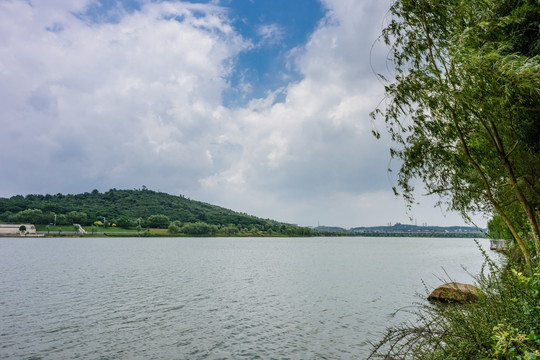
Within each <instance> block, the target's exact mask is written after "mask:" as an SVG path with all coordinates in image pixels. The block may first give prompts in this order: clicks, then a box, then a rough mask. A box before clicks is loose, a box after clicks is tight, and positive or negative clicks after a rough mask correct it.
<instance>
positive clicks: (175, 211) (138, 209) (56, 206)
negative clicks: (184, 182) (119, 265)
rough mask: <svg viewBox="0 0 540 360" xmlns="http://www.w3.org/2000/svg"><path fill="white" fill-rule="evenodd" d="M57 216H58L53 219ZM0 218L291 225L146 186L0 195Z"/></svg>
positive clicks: (65, 222) (127, 224) (161, 224)
mask: <svg viewBox="0 0 540 360" xmlns="http://www.w3.org/2000/svg"><path fill="white" fill-rule="evenodd" d="M55 217H56V218H55ZM0 221H1V222H8V223H9V222H25V223H33V224H53V223H55V224H57V225H71V224H73V223H77V224H81V225H92V224H94V223H95V222H105V223H106V224H109V225H112V224H113V223H114V224H115V225H117V226H120V227H135V226H138V225H141V226H142V227H157V228H159V227H161V228H166V227H167V226H169V223H170V222H174V221H179V222H182V223H196V222H204V223H207V224H210V225H231V224H232V225H235V226H241V227H246V228H250V227H253V226H256V227H259V228H261V229H263V230H268V229H273V230H280V228H281V227H283V226H285V227H287V226H290V225H287V224H282V223H279V222H276V221H272V220H268V219H261V218H257V217H254V216H249V215H247V214H243V213H238V212H235V211H232V210H228V209H225V208H222V207H219V206H214V205H210V204H207V203H203V202H200V201H195V200H190V199H188V198H186V197H184V196H174V195H170V194H166V193H162V192H156V191H152V190H148V189H147V188H145V187H143V189H141V190H117V189H111V190H109V191H107V192H104V193H100V192H99V191H98V190H93V191H92V192H90V193H88V192H85V193H83V194H76V195H72V194H67V195H63V194H56V195H49V194H47V195H26V196H22V195H17V196H13V197H11V198H9V199H7V198H0Z"/></svg>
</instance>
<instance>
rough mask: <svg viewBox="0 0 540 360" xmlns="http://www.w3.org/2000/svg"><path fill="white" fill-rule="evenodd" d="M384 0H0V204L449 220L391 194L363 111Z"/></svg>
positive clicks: (376, 63) (319, 220)
mask: <svg viewBox="0 0 540 360" xmlns="http://www.w3.org/2000/svg"><path fill="white" fill-rule="evenodd" d="M390 2H391V1H390V0H320V1H318V0H294V1H291V0H214V1H202V0H201V1H174V0H170V1H146V0H133V1H121V0H101V1H100V0H47V1H38V0H2V1H1V2H0V126H1V128H0V165H1V173H0V197H10V196H13V195H17V194H22V195H26V194H47V193H48V194H56V193H64V194H66V193H71V194H76V193H83V192H90V191H92V190H93V189H98V190H99V191H102V192H103V191H107V190H109V189H111V188H116V189H139V188H142V186H146V187H147V188H149V189H152V190H156V191H163V192H166V193H169V194H173V195H180V194H182V195H184V196H186V197H188V198H191V199H194V200H199V201H204V202H208V203H211V204H215V205H219V206H223V207H226V208H229V209H232V210H235V211H240V212H245V213H248V214H251V215H255V216H258V217H262V218H270V219H275V220H278V221H284V222H288V223H294V224H298V225H302V226H317V225H327V226H342V227H346V228H349V227H355V226H375V225H386V224H388V223H395V222H401V223H416V224H418V225H421V224H424V223H427V224H429V225H442V226H450V225H463V224H464V221H463V220H462V219H461V217H460V216H459V215H457V214H454V213H451V212H448V211H445V209H444V208H439V207H434V206H433V205H434V204H435V201H436V199H434V198H429V197H426V196H422V186H421V184H419V186H418V193H419V196H418V198H417V201H418V202H419V204H418V205H415V206H414V207H413V208H412V210H411V211H407V209H406V206H405V202H404V200H403V199H401V198H399V197H396V196H394V194H393V192H392V186H394V185H395V184H396V179H395V175H392V173H389V172H388V171H387V169H388V168H389V167H391V168H398V167H399V163H398V162H397V160H392V159H391V158H390V152H389V148H390V146H391V143H390V141H389V139H388V138H387V137H386V136H385V135H384V133H385V132H384V130H385V126H384V124H381V123H380V122H373V121H372V120H371V118H370V116H369V113H370V112H371V111H372V110H374V109H375V108H376V107H377V105H378V104H379V103H380V102H381V101H382V100H383V99H384V84H383V83H381V82H380V81H379V80H378V79H377V77H376V75H375V74H376V72H384V71H386V70H387V62H386V60H385V55H386V52H387V50H386V48H385V47H384V45H382V44H380V43H377V42H376V40H377V37H378V36H379V34H380V32H381V30H382V28H383V27H384V24H385V20H386V16H387V11H388V8H389V6H390ZM374 128H375V129H377V130H379V131H380V132H381V133H383V136H382V138H381V139H380V140H377V139H375V138H374V136H373V135H372V130H373V129H374ZM475 220H476V223H477V224H478V225H479V226H485V222H486V220H485V219H483V218H475Z"/></svg>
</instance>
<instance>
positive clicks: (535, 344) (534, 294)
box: [370, 255, 540, 360]
mask: <svg viewBox="0 0 540 360" xmlns="http://www.w3.org/2000/svg"><path fill="white" fill-rule="evenodd" d="M485 256H486V259H487V255H485ZM486 261H487V262H486V272H484V273H483V274H481V275H479V276H478V277H477V279H476V280H477V286H478V287H479V288H480V290H481V291H482V293H483V295H482V296H480V298H479V300H478V301H477V302H472V303H465V304H444V303H426V302H423V303H422V304H420V305H418V308H417V310H416V311H415V312H414V314H415V315H416V318H417V319H416V321H415V322H414V323H405V324H402V325H401V326H398V327H396V328H392V329H389V330H387V333H386V335H385V337H384V338H383V340H382V341H381V342H380V343H379V344H377V345H376V346H375V347H374V349H373V352H372V354H371V355H370V358H382V359H398V358H399V359H441V360H442V359H540V306H539V305H540V272H539V271H538V269H536V270H537V271H535V272H533V273H532V275H531V276H525V275H523V273H521V272H519V271H517V270H516V269H515V268H516V267H517V266H516V265H511V266H509V267H508V268H507V271H503V270H502V269H500V268H499V267H497V266H496V265H495V264H494V263H493V262H491V261H490V260H486Z"/></svg>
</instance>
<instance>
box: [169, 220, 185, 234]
mask: <svg viewBox="0 0 540 360" xmlns="http://www.w3.org/2000/svg"><path fill="white" fill-rule="evenodd" d="M181 227H182V223H181V222H180V221H178V220H176V221H173V222H172V223H171V224H170V225H169V227H168V229H167V231H168V232H169V233H170V234H173V235H176V234H179V233H180V229H181Z"/></svg>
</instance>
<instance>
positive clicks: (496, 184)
mask: <svg viewBox="0 0 540 360" xmlns="http://www.w3.org/2000/svg"><path fill="white" fill-rule="evenodd" d="M539 34H540V2H539V1H537V0H499V1H496V0H397V1H395V3H394V4H393V5H392V7H391V9H390V20H389V22H388V24H387V26H386V28H385V29H384V30H383V33H382V36H381V39H382V40H383V41H384V42H385V43H386V44H387V45H388V47H389V49H390V52H389V54H390V55H389V58H388V62H389V63H390V65H391V66H390V67H391V68H392V74H390V75H388V74H387V75H386V76H383V75H380V76H381V78H382V79H383V80H384V81H386V84H387V85H386V86H385V92H386V98H385V101H383V102H382V104H381V106H380V107H379V108H378V109H376V110H375V111H374V112H373V113H372V117H373V118H374V119H378V118H382V119H384V121H385V123H386V126H387V128H388V131H389V133H390V135H391V137H392V140H393V141H394V144H395V146H394V147H393V148H392V149H391V154H392V156H393V157H395V158H399V159H400V160H401V161H402V166H401V168H400V172H399V177H398V188H399V189H396V190H397V191H401V193H402V194H403V196H404V197H405V198H406V199H408V200H409V201H411V202H412V201H413V190H414V188H413V185H412V183H413V181H414V180H415V179H417V178H419V179H421V180H422V181H423V183H424V184H425V186H426V188H427V191H428V193H429V194H437V195H439V196H440V199H441V201H443V202H446V203H447V205H448V207H449V208H450V209H452V210H456V211H459V212H461V214H462V215H463V216H464V217H465V218H467V217H468V215H469V214H471V213H484V214H486V215H491V214H497V216H498V217H499V218H500V219H502V221H503V222H504V224H505V226H506V227H507V228H508V230H509V232H510V233H511V234H512V236H513V238H514V239H515V241H516V243H517V245H518V246H519V249H520V251H521V252H522V255H523V257H524V259H525V261H526V263H527V264H528V265H529V267H530V268H532V267H535V266H538V264H539V259H540V256H539V255H540V232H539V226H538V222H539V210H540V36H539ZM376 135H378V134H376Z"/></svg>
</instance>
